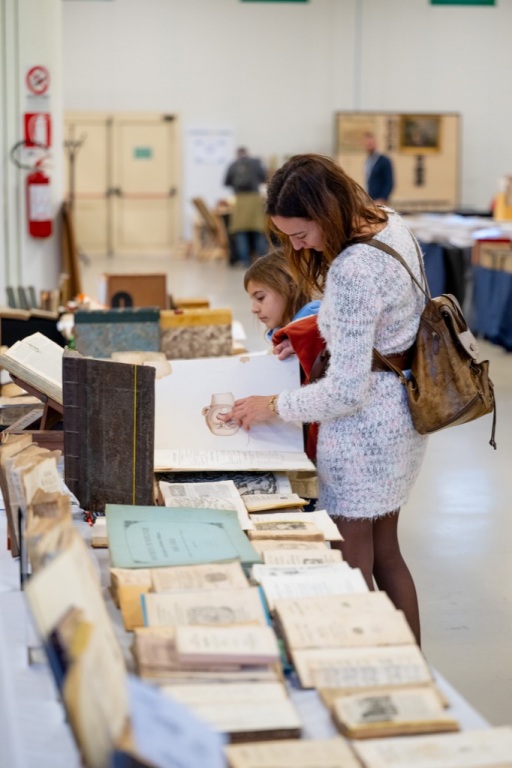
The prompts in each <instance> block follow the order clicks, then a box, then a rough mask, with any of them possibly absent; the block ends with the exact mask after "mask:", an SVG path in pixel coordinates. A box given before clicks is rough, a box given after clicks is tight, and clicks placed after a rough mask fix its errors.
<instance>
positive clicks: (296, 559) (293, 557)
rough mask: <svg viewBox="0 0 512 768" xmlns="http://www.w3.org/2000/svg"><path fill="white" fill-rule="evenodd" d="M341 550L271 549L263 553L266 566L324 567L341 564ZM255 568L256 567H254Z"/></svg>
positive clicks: (325, 548)
mask: <svg viewBox="0 0 512 768" xmlns="http://www.w3.org/2000/svg"><path fill="white" fill-rule="evenodd" d="M341 561H342V559H341V552H340V551H339V549H327V547H324V548H323V549H269V550H266V551H264V552H263V562H264V564H265V565H322V564H323V563H341ZM253 567H254V566H253Z"/></svg>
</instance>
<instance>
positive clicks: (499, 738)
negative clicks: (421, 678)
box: [354, 725, 512, 768]
mask: <svg viewBox="0 0 512 768" xmlns="http://www.w3.org/2000/svg"><path fill="white" fill-rule="evenodd" d="M354 750H355V751H356V753H357V755H358V756H359V757H360V759H361V760H362V762H363V765H364V766H365V768H411V766H414V768H511V767H512V727H511V726H508V725H504V726H499V727H496V728H486V729H484V730H476V731H461V732H460V733H442V734H439V735H435V736H434V735H430V736H400V737H394V738H391V739H371V740H369V741H365V742H359V743H355V744H354Z"/></svg>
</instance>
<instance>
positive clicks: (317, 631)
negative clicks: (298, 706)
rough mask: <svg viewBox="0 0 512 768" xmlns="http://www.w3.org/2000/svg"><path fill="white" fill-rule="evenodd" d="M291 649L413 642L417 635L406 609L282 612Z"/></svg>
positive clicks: (282, 623)
mask: <svg viewBox="0 0 512 768" xmlns="http://www.w3.org/2000/svg"><path fill="white" fill-rule="evenodd" d="M280 620H281V627H282V629H283V632H284V635H285V638H286V643H287V645H288V647H289V648H290V649H293V650H302V649H305V648H346V647H356V646H365V647H367V646H372V645H373V646H380V645H410V644H414V643H415V642H416V641H415V638H414V635H413V633H412V631H411V628H410V627H409V625H408V623H407V622H406V620H405V617H404V615H403V613H402V611H394V612H393V613H391V612H390V613H384V612H380V613H375V614H373V613H366V612H365V613H363V612H358V613H355V612H354V613H352V612H350V613H345V614H338V616H333V615H329V614H324V615H323V616H319V615H315V616H312V617H311V618H310V620H309V621H308V622H307V623H305V622H304V618H303V617H293V618H291V617H289V616H286V615H285V616H282V615H281V616H280Z"/></svg>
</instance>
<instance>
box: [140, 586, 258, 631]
mask: <svg viewBox="0 0 512 768" xmlns="http://www.w3.org/2000/svg"><path fill="white" fill-rule="evenodd" d="M142 601H143V608H144V619H145V624H146V626H148V627H155V626H156V627H169V626H174V625H178V624H198V625H207V626H221V625H225V624H262V625H264V624H267V617H266V614H265V609H264V606H263V603H262V601H261V597H260V592H259V590H258V588H257V587H248V588H247V589H226V590H220V589H219V590H210V591H208V590H204V589H198V590H190V591H187V592H175V593H174V592H163V593H153V592H150V593H148V594H145V595H143V597H142Z"/></svg>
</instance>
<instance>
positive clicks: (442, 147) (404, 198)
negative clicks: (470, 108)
mask: <svg viewBox="0 0 512 768" xmlns="http://www.w3.org/2000/svg"><path fill="white" fill-rule="evenodd" d="M367 131H369V132H372V133H374V134H375V136H376V139H377V146H378V151H380V152H382V153H384V154H386V155H387V156H388V157H389V158H390V160H391V162H392V163H393V170H394V177H395V187H394V190H393V193H392V196H391V201H390V204H391V205H392V206H393V207H394V208H395V209H396V210H399V211H404V212H414V211H440V212H441V211H451V210H454V209H456V208H457V207H458V205H459V195H460V132H461V118H460V114H458V113H452V112H450V113H446V112H443V113H420V112H415V113H413V112H407V113H401V112H336V113H335V152H334V154H335V156H336V158H337V160H338V162H339V163H340V165H341V166H342V168H343V169H344V170H345V171H346V172H347V173H348V174H349V176H352V178H354V179H355V180H356V181H357V182H358V183H359V184H361V186H363V187H364V186H365V178H364V165H365V160H366V153H365V151H364V148H363V134H364V133H365V132H367Z"/></svg>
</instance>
